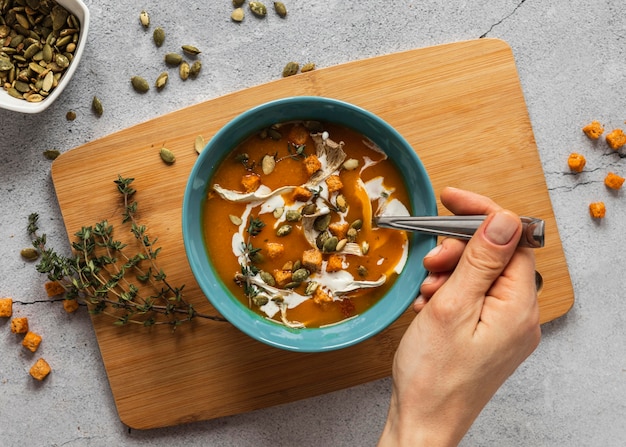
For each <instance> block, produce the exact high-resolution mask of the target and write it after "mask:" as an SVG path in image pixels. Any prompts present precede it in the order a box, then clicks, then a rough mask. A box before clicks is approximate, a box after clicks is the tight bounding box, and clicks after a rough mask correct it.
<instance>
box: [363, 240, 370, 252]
mask: <svg viewBox="0 0 626 447" xmlns="http://www.w3.org/2000/svg"><path fill="white" fill-rule="evenodd" d="M369 251H370V244H369V243H368V242H367V241H363V242H362V243H361V253H363V254H364V255H366V254H368V253H369Z"/></svg>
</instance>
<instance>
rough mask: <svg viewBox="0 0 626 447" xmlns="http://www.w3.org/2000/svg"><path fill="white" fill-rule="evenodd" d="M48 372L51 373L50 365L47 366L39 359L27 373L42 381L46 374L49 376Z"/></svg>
mask: <svg viewBox="0 0 626 447" xmlns="http://www.w3.org/2000/svg"><path fill="white" fill-rule="evenodd" d="M50 371H52V369H51V368H50V365H48V362H46V361H45V360H44V359H39V360H37V361H36V362H35V364H34V365H33V366H32V367H31V368H30V371H29V373H30V375H31V376H33V378H34V379H37V380H43V379H45V378H46V377H47V376H48V374H50Z"/></svg>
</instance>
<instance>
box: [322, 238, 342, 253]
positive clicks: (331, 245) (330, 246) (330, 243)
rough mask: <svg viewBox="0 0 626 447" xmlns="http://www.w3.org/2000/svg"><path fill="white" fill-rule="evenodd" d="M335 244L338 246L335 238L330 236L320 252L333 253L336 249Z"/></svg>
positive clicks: (337, 240)
mask: <svg viewBox="0 0 626 447" xmlns="http://www.w3.org/2000/svg"><path fill="white" fill-rule="evenodd" d="M337 244H339V239H337V237H336V236H331V237H329V238H328V239H327V240H326V242H324V246H323V247H322V251H324V252H325V253H330V252H333V251H335V250H336V249H337Z"/></svg>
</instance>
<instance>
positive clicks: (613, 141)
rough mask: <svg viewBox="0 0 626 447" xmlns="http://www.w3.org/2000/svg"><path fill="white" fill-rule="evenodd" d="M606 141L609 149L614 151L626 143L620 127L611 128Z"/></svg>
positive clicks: (625, 136)
mask: <svg viewBox="0 0 626 447" xmlns="http://www.w3.org/2000/svg"><path fill="white" fill-rule="evenodd" d="M606 142H607V144H608V145H609V147H610V148H611V149H613V150H615V151H616V150H619V149H620V148H621V147H622V146H623V145H625V144H626V135H625V134H624V131H623V130H622V129H615V130H612V131H611V133H609V134H608V135H607V136H606Z"/></svg>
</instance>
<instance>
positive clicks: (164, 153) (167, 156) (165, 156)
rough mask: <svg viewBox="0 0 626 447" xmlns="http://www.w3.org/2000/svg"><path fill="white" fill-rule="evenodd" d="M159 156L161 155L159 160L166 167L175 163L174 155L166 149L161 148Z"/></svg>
mask: <svg viewBox="0 0 626 447" xmlns="http://www.w3.org/2000/svg"><path fill="white" fill-rule="evenodd" d="M159 154H160V155H161V159H162V160H163V161H164V162H165V163H167V164H168V165H171V164H173V163H174V162H175V161H176V156H175V155H174V153H173V152H172V151H170V150H169V149H168V148H166V147H162V148H161V150H160V152H159Z"/></svg>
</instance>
